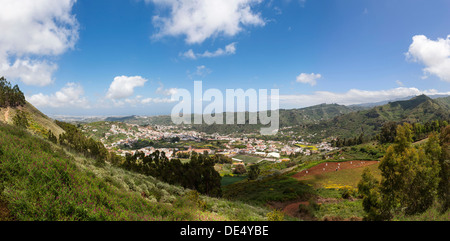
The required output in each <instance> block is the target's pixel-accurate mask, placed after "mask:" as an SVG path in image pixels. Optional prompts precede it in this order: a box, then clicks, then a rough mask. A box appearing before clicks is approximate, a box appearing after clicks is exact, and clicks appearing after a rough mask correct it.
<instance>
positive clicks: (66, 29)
mask: <svg viewBox="0 0 450 241" xmlns="http://www.w3.org/2000/svg"><path fill="white" fill-rule="evenodd" d="M75 2H76V0H20V1H17V0H2V1H1V7H0V11H1V14H0V29H1V34H0V71H1V74H2V75H4V76H5V77H7V78H12V79H18V80H21V81H22V82H24V83H25V84H29V85H38V86H44V85H48V84H50V83H52V82H53V79H52V75H53V73H54V71H55V70H56V69H57V65H56V64H55V63H53V62H51V60H50V58H51V57H54V56H58V55H61V54H63V53H64V52H66V51H67V50H68V49H71V48H73V47H74V45H75V43H76V41H77V40H78V22H77V20H76V19H75V16H74V15H72V14H71V11H72V7H73V5H74V3H75Z"/></svg>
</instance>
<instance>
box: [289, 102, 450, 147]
mask: <svg viewBox="0 0 450 241" xmlns="http://www.w3.org/2000/svg"><path fill="white" fill-rule="evenodd" d="M443 102H444V101H443V100H433V99H431V98H429V97H427V96H425V95H421V96H417V97H414V98H412V99H410V100H405V101H396V102H390V103H389V104H386V105H382V106H377V107H374V108H372V109H368V110H361V111H356V112H351V113H347V114H344V115H340V116H336V117H334V118H333V119H330V120H327V121H322V122H320V123H318V124H308V125H301V126H298V127H296V128H294V131H296V132H298V133H300V134H302V135H305V136H306V135H311V134H315V139H316V140H320V139H321V138H326V137H330V136H339V137H342V138H350V137H355V136H358V135H360V134H361V133H364V134H365V135H368V136H371V135H374V134H375V133H376V132H378V131H379V130H380V129H381V127H382V126H383V124H384V123H386V122H390V121H393V122H410V123H416V122H428V121H431V120H449V119H450V109H449V108H448V107H447V106H446V105H445V104H443Z"/></svg>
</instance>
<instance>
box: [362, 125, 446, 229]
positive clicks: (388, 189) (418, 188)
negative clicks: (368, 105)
mask: <svg viewBox="0 0 450 241" xmlns="http://www.w3.org/2000/svg"><path fill="white" fill-rule="evenodd" d="M413 135H414V133H413V127H412V126H411V125H410V124H408V123H404V124H403V125H399V126H397V128H396V137H395V140H394V144H392V145H390V146H389V148H388V149H387V151H386V154H385V156H384V157H383V159H382V161H381V163H380V167H379V168H380V170H381V175H382V179H381V181H378V180H377V179H375V178H374V177H373V176H372V175H371V173H370V172H369V171H366V172H365V173H364V174H363V175H362V180H361V182H360V183H359V184H358V189H359V193H360V194H361V195H362V196H363V207H364V210H365V211H366V212H367V219H369V220H390V219H392V218H393V217H394V216H398V215H406V216H411V215H417V214H421V213H424V212H425V211H427V210H428V209H429V208H430V207H432V206H433V205H434V204H435V203H436V202H439V203H440V206H441V208H440V209H441V211H442V212H446V211H447V210H448V207H449V197H448V195H449V194H448V193H449V191H450V190H449V173H448V171H449V162H448V155H449V154H448V152H449V148H448V147H449V142H448V141H449V135H450V126H446V127H445V128H444V129H443V130H442V132H441V134H440V135H438V134H437V133H432V134H431V135H430V136H429V139H428V141H427V142H426V143H425V144H423V145H416V146H414V145H412V141H413Z"/></svg>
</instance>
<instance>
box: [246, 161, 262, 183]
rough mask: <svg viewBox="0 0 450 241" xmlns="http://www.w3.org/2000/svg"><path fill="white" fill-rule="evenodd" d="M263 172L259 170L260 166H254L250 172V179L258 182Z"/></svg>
mask: <svg viewBox="0 0 450 241" xmlns="http://www.w3.org/2000/svg"><path fill="white" fill-rule="evenodd" d="M260 172H261V170H260V169H259V165H257V164H253V165H251V166H250V170H249V171H248V179H249V180H256V179H257V178H258V176H259V174H260Z"/></svg>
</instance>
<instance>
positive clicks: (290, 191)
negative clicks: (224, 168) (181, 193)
mask: <svg viewBox="0 0 450 241" xmlns="http://www.w3.org/2000/svg"><path fill="white" fill-rule="evenodd" d="M222 190H223V192H224V197H226V198H228V199H230V200H238V201H242V202H245V203H250V204H255V205H264V204H266V203H268V202H273V201H277V202H278V201H280V202H282V201H288V200H294V199H299V198H305V200H307V199H308V197H310V196H311V195H313V193H314V189H313V188H312V187H311V186H309V185H307V184H305V183H302V182H299V181H297V180H296V179H294V178H292V177H290V176H287V175H280V176H274V177H270V178H266V179H263V180H260V181H244V182H238V183H235V184H230V185H227V186H224V187H223V189H222Z"/></svg>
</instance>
